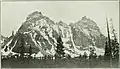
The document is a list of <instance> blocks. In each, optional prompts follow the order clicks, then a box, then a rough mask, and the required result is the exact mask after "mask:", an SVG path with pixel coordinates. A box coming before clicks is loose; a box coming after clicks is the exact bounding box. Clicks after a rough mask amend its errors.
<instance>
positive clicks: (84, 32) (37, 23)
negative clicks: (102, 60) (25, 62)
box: [3, 11, 105, 55]
mask: <svg viewBox="0 0 120 69" xmlns="http://www.w3.org/2000/svg"><path fill="white" fill-rule="evenodd" d="M58 36H61V37H62V41H63V45H64V47H65V50H67V51H69V52H71V53H74V54H75V50H76V49H79V50H80V49H83V48H84V47H89V46H96V47H98V48H104V40H105V36H104V35H103V34H102V33H101V32H100V30H99V27H98V26H97V24H96V23H95V22H94V21H92V20H90V19H88V18H86V17H83V18H82V19H81V20H80V21H78V22H76V23H73V24H70V25H67V24H65V23H64V22H62V21H60V22H58V23H54V21H52V20H51V19H50V18H48V17H46V16H43V15H42V13H41V12H38V11H35V12H33V13H31V14H30V15H28V17H27V18H26V21H25V22H24V23H22V25H21V27H20V28H19V29H18V31H17V32H16V34H15V35H14V36H13V37H12V38H11V39H10V40H9V41H8V43H7V44H5V46H4V47H6V46H9V47H8V48H9V50H12V51H13V52H16V53H19V52H20V51H21V38H24V48H25V50H24V52H29V47H30V46H31V47H32V53H38V52H41V54H43V55H49V54H50V55H54V54H55V53H56V52H55V48H56V45H57V37H58ZM73 43H74V44H73ZM74 45H76V46H74ZM75 47H76V48H75ZM3 49H4V48H3Z"/></svg>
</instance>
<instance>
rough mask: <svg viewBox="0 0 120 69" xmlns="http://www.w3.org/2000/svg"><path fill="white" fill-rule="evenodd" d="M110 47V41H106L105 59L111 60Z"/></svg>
mask: <svg viewBox="0 0 120 69" xmlns="http://www.w3.org/2000/svg"><path fill="white" fill-rule="evenodd" d="M110 50H111V49H110V48H109V45H108V42H106V44H105V54H104V56H105V60H110V56H111V52H110Z"/></svg>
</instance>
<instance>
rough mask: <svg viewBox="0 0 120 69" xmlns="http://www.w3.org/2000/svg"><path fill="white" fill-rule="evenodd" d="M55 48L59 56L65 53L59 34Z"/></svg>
mask: <svg viewBox="0 0 120 69" xmlns="http://www.w3.org/2000/svg"><path fill="white" fill-rule="evenodd" d="M56 48H57V50H56V52H57V54H58V55H59V56H60V57H63V56H64V54H65V53H64V46H63V42H62V39H61V37H60V36H59V37H58V38H57V47H56Z"/></svg>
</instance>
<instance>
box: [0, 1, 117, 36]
mask: <svg viewBox="0 0 120 69" xmlns="http://www.w3.org/2000/svg"><path fill="white" fill-rule="evenodd" d="M36 10H37V11H41V12H42V14H43V15H45V16H48V17H49V18H50V19H52V20H53V21H55V22H57V21H59V20H62V21H64V22H65V23H70V22H76V21H78V20H80V19H81V17H83V16H87V17H89V18H90V19H92V20H94V21H95V22H96V23H97V25H98V26H99V27H100V30H101V32H102V33H103V34H104V35H106V23H105V17H106V16H107V17H108V18H112V19H113V25H114V27H115V30H116V31H117V32H119V3H118V2H110V1H108V2H107V1H103V2H99V1H97V2H95V1H91V2H88V1H85V2H83V1H79V2H78V1H38V2H37V1H36V2H33V1H32V2H27V1H26V2H2V19H1V20H2V22H1V26H2V30H1V34H2V35H3V36H10V35H11V32H12V30H17V29H18V28H19V27H20V25H21V24H22V22H24V21H25V18H26V17H27V16H28V14H30V13H32V12H33V11H36Z"/></svg>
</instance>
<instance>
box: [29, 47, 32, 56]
mask: <svg viewBox="0 0 120 69" xmlns="http://www.w3.org/2000/svg"><path fill="white" fill-rule="evenodd" d="M31 54H32V47H31V45H30V47H29V57H31Z"/></svg>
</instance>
